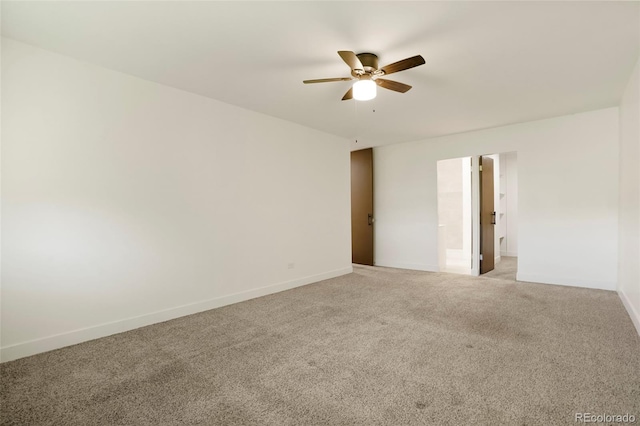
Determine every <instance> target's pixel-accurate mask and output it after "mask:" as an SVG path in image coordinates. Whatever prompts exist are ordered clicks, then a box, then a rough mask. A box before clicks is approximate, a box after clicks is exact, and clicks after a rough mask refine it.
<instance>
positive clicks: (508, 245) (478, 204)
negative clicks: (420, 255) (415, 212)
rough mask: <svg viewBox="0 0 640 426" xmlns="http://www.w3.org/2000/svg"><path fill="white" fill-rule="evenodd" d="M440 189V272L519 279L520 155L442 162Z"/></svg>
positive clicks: (438, 165)
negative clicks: (518, 161) (518, 159)
mask: <svg viewBox="0 0 640 426" xmlns="http://www.w3.org/2000/svg"><path fill="white" fill-rule="evenodd" d="M437 186H438V188H437V189H438V198H437V201H438V261H439V266H440V271H443V272H452V273H458V274H468V275H484V276H487V277H492V278H500V279H510V280H513V281H515V278H516V271H517V263H518V259H517V256H518V249H517V247H518V242H517V230H518V209H517V206H518V181H517V153H515V152H508V153H500V154H489V155H483V156H477V157H461V158H454V159H447V160H440V161H438V163H437ZM476 253H477V255H476Z"/></svg>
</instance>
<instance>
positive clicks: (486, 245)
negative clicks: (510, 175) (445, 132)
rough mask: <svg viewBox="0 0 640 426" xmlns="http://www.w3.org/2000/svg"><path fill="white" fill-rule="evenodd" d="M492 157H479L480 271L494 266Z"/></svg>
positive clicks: (486, 270)
mask: <svg viewBox="0 0 640 426" xmlns="http://www.w3.org/2000/svg"><path fill="white" fill-rule="evenodd" d="M493 179H494V177H493V159H492V158H491V157H480V273H481V274H485V273H487V272H489V271H492V270H493V268H494V267H495V225H496V211H495V206H494V189H493Z"/></svg>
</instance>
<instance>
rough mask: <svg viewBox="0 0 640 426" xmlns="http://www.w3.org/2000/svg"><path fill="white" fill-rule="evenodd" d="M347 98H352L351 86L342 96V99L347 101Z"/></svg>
mask: <svg viewBox="0 0 640 426" xmlns="http://www.w3.org/2000/svg"><path fill="white" fill-rule="evenodd" d="M349 99H353V87H352V88H351V89H349V90H348V91H347V93H345V94H344V96H343V97H342V100H343V101H348V100H349Z"/></svg>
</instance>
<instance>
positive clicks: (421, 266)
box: [374, 259, 440, 272]
mask: <svg viewBox="0 0 640 426" xmlns="http://www.w3.org/2000/svg"><path fill="white" fill-rule="evenodd" d="M374 264H375V265H376V266H384V267H387V268H398V269H411V270H414V271H426V272H438V271H439V270H440V267H439V266H438V265H429V264H426V263H405V262H394V261H386V260H377V259H376V261H375V262H374Z"/></svg>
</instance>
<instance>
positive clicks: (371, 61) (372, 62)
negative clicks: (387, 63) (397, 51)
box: [356, 53, 378, 73]
mask: <svg viewBox="0 0 640 426" xmlns="http://www.w3.org/2000/svg"><path fill="white" fill-rule="evenodd" d="M356 56H357V57H358V59H360V62H361V63H362V66H363V67H364V71H365V72H366V73H372V72H374V71H376V70H377V69H378V56H377V55H374V54H373V53H358V54H357V55H356Z"/></svg>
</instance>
